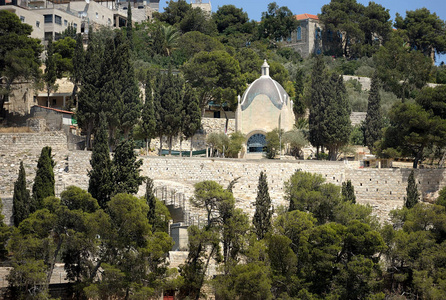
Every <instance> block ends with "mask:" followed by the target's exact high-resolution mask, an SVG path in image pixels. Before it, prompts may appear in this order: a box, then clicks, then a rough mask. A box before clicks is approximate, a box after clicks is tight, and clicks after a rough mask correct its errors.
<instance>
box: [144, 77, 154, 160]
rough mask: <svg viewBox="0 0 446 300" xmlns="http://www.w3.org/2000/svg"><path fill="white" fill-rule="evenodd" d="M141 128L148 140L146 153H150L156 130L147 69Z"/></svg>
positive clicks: (151, 91) (150, 83)
mask: <svg viewBox="0 0 446 300" xmlns="http://www.w3.org/2000/svg"><path fill="white" fill-rule="evenodd" d="M141 129H142V133H143V135H144V138H145V140H146V153H147V155H148V154H149V147H150V139H152V138H154V137H155V136H156V135H155V130H156V120H155V107H154V103H153V90H152V82H151V78H150V71H147V79H146V88H145V101H144V105H143V108H142V112H141Z"/></svg>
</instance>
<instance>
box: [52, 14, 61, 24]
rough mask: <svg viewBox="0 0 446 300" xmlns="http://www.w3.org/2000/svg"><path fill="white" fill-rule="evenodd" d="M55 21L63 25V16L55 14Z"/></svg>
mask: <svg viewBox="0 0 446 300" xmlns="http://www.w3.org/2000/svg"><path fill="white" fill-rule="evenodd" d="M54 23H56V24H59V25H62V17H61V16H58V15H54Z"/></svg>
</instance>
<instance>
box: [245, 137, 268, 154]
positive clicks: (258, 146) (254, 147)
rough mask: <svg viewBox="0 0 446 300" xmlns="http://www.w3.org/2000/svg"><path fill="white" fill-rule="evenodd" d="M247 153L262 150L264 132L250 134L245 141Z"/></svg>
mask: <svg viewBox="0 0 446 300" xmlns="http://www.w3.org/2000/svg"><path fill="white" fill-rule="evenodd" d="M246 146H247V149H248V153H253V152H263V151H264V148H265V147H266V137H265V135H264V134H261V133H255V134H253V135H251V136H250V137H249V139H248V142H247V143H246Z"/></svg>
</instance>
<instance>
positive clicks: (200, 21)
mask: <svg viewBox="0 0 446 300" xmlns="http://www.w3.org/2000/svg"><path fill="white" fill-rule="evenodd" d="M178 28H179V29H180V31H181V32H183V33H186V32H191V31H198V32H201V33H204V34H207V35H215V33H216V31H217V28H216V26H215V22H214V20H213V19H211V18H209V15H208V14H207V13H206V12H205V11H204V10H203V9H201V8H199V7H194V8H192V9H190V10H188V11H187V12H186V14H185V15H184V18H183V19H182V20H181V21H180V23H179V24H178Z"/></svg>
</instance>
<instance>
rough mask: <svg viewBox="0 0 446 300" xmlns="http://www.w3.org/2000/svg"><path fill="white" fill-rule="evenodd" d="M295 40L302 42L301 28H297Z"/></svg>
mask: <svg viewBox="0 0 446 300" xmlns="http://www.w3.org/2000/svg"><path fill="white" fill-rule="evenodd" d="M296 39H297V40H298V41H300V40H302V27H300V26H299V27H297V31H296Z"/></svg>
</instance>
